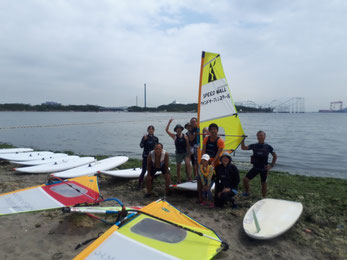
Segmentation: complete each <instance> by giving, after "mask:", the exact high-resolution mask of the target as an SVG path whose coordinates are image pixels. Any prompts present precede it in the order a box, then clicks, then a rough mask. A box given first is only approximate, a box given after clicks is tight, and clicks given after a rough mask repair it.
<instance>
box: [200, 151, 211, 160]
mask: <svg viewBox="0 0 347 260" xmlns="http://www.w3.org/2000/svg"><path fill="white" fill-rule="evenodd" d="M201 160H206V161H209V160H210V156H209V155H208V154H207V153H205V154H204V155H203V156H201Z"/></svg>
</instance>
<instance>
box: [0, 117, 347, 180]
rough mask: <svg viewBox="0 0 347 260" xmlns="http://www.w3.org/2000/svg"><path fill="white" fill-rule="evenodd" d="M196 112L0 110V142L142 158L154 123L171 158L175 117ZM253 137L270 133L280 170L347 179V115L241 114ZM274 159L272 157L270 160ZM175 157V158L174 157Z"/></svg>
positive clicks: (240, 160)
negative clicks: (170, 133) (143, 140)
mask: <svg viewBox="0 0 347 260" xmlns="http://www.w3.org/2000/svg"><path fill="white" fill-rule="evenodd" d="M194 116H196V114H193V113H128V112H99V113H94V112H0V142H1V143H8V144H12V145H15V146H18V147H32V148H35V149H37V150H51V151H72V152H74V153H76V154H81V155H114V156H115V155H127V156H129V157H132V158H141V154H142V149H141V148H140V146H139V143H140V140H141V138H142V136H143V135H144V134H145V133H146V129H147V126H148V125H154V126H155V135H156V136H158V138H159V140H160V142H162V143H163V145H164V149H166V150H167V151H168V152H169V153H170V154H171V155H173V154H174V151H175V148H174V143H173V140H172V139H171V138H170V137H169V136H168V135H167V134H166V132H165V127H166V124H167V122H168V120H169V119H170V118H173V119H174V121H173V122H172V125H171V127H170V129H171V131H173V127H174V126H175V125H176V124H178V123H179V124H182V125H184V124H185V123H187V122H188V121H189V119H190V118H191V117H194ZM239 116H240V120H241V123H242V125H243V128H244V131H245V133H246V135H248V138H247V139H246V144H251V143H255V142H256V132H257V131H258V130H263V131H265V132H266V134H267V138H266V142H267V143H269V144H270V145H272V146H273V147H274V149H275V151H276V153H277V155H278V160H277V164H276V166H275V168H274V170H278V171H286V172H289V173H292V174H301V175H310V176H326V177H337V178H344V179H346V178H347V136H346V135H347V113H303V114H287V113H241V114H239ZM250 155H251V152H250V151H242V150H241V149H240V148H239V149H237V150H236V152H235V154H234V156H233V161H234V162H235V164H236V165H237V166H238V167H239V168H241V169H249V168H250V167H251V165H250V164H249V158H250ZM270 157H271V156H270ZM172 159H173V158H172Z"/></svg>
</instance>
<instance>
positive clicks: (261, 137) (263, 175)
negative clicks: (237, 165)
mask: <svg viewBox="0 0 347 260" xmlns="http://www.w3.org/2000/svg"><path fill="white" fill-rule="evenodd" d="M265 138H266V134H265V132H263V131H258V133H257V139H258V143H255V144H250V145H248V146H247V145H245V139H243V140H242V142H241V149H242V150H252V151H253V155H252V156H251V164H253V167H252V169H250V170H249V172H248V173H247V175H246V176H245V177H244V178H243V186H244V188H245V192H244V193H243V196H245V197H247V196H249V190H250V188H249V181H250V180H252V179H253V178H254V177H255V176H257V175H258V174H260V182H261V193H262V195H263V198H265V197H266V192H267V184H266V181H267V176H268V172H269V171H270V170H271V169H272V168H273V167H274V166H275V163H276V160H277V154H276V153H275V151H274V149H273V148H272V146H271V145H269V144H267V143H265ZM270 153H271V155H272V162H271V163H270V164H269V163H268V157H269V154H270Z"/></svg>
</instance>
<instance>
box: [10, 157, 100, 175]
mask: <svg viewBox="0 0 347 260" xmlns="http://www.w3.org/2000/svg"><path fill="white" fill-rule="evenodd" d="M94 161H95V158H94V157H81V158H77V159H74V160H69V161H62V162H55V163H48V164H43V165H35V166H29V167H20V168H14V170H15V171H17V172H26V173H53V172H60V171H65V170H67V169H71V168H74V167H78V166H81V165H85V164H88V163H92V162H94Z"/></svg>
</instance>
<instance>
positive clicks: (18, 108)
mask: <svg viewBox="0 0 347 260" xmlns="http://www.w3.org/2000/svg"><path fill="white" fill-rule="evenodd" d="M197 107H198V105H197V103H191V104H168V105H161V106H158V107H139V106H130V107H102V106H98V105H67V106H64V105H61V104H58V103H53V104H50V103H43V104H41V105H30V104H21V103H11V104H0V112H14V111H15V112H121V111H123V112H185V113H189V112H190V113H197ZM236 110H237V111H238V112H239V113H244V112H252V113H259V112H261V113H272V112H273V111H272V109H271V108H254V107H245V106H236Z"/></svg>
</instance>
